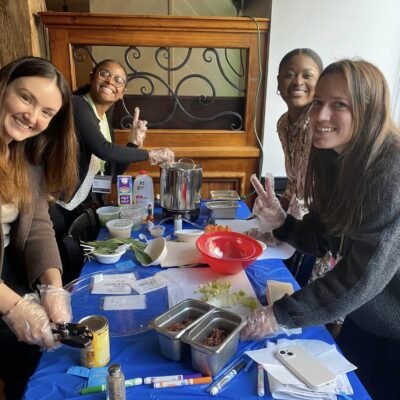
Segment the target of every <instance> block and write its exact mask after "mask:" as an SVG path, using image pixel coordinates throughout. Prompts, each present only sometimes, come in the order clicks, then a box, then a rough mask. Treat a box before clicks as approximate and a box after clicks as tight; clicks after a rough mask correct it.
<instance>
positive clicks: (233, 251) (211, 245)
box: [196, 232, 263, 275]
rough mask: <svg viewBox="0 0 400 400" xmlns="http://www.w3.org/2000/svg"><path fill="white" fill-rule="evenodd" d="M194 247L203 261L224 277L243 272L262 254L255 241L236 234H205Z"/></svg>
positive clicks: (258, 244) (259, 245)
mask: <svg viewBox="0 0 400 400" xmlns="http://www.w3.org/2000/svg"><path fill="white" fill-rule="evenodd" d="M196 246H197V249H198V250H199V251H200V253H201V254H202V256H203V258H204V261H205V262H206V263H207V264H208V265H209V266H210V267H211V268H212V269H213V270H214V271H217V272H219V273H220V274H224V275H233V274H237V273H238V272H240V271H243V269H245V268H247V267H248V266H249V265H250V264H251V263H253V262H254V261H255V260H256V259H257V258H258V257H260V255H261V253H262V252H263V249H262V246H261V244H260V243H258V242H257V240H255V239H253V238H251V237H250V236H247V235H244V234H242V233H238V232H212V233H205V234H204V235H202V236H200V237H199V238H198V239H197V242H196Z"/></svg>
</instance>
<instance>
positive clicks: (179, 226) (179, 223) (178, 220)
mask: <svg viewBox="0 0 400 400" xmlns="http://www.w3.org/2000/svg"><path fill="white" fill-rule="evenodd" d="M180 230H182V216H181V215H176V216H175V219H174V234H175V232H176V231H180Z"/></svg>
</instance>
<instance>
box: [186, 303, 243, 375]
mask: <svg viewBox="0 0 400 400" xmlns="http://www.w3.org/2000/svg"><path fill="white" fill-rule="evenodd" d="M245 324H246V321H245V320H243V319H242V317H241V316H240V315H238V314H235V313H233V312H231V311H227V310H222V309H218V308H216V309H215V310H214V311H213V312H211V313H209V314H207V315H206V316H205V317H204V318H203V319H202V320H201V321H200V322H199V323H198V324H196V325H195V326H194V327H193V328H192V329H190V330H188V331H187V332H186V333H185V335H184V336H183V337H182V341H183V342H185V343H187V344H189V345H190V347H191V355H192V367H193V369H194V370H196V371H200V372H202V373H203V374H205V375H211V376H214V375H216V374H217V373H218V372H219V371H220V370H221V369H222V368H223V366H224V365H225V364H226V363H227V362H228V360H229V359H230V358H231V357H232V356H233V355H234V354H235V353H236V351H237V347H238V342H239V332H240V331H241V329H242V328H243V326H244V325H245ZM214 328H219V329H223V330H224V331H225V332H226V333H227V337H226V338H225V340H224V341H223V342H222V343H221V344H220V345H218V346H208V345H206V344H205V342H206V341H207V338H208V337H210V335H211V334H212V331H213V329H214Z"/></svg>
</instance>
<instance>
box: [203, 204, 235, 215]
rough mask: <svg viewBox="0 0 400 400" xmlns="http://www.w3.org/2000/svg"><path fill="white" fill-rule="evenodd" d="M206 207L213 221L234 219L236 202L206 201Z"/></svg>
mask: <svg viewBox="0 0 400 400" xmlns="http://www.w3.org/2000/svg"><path fill="white" fill-rule="evenodd" d="M206 207H207V208H208V209H209V210H211V211H212V213H213V216H214V219H235V217H236V209H237V208H238V207H239V204H238V203H237V201H207V202H206Z"/></svg>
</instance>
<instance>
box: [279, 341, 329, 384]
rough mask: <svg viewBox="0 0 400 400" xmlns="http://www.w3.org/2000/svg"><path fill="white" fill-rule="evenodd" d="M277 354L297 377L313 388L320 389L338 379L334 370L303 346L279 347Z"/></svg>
mask: <svg viewBox="0 0 400 400" xmlns="http://www.w3.org/2000/svg"><path fill="white" fill-rule="evenodd" d="M275 356H276V358H278V360H280V361H281V362H282V364H283V365H285V366H286V367H287V368H288V369H289V370H290V371H291V372H293V374H295V375H296V376H297V378H299V379H300V380H301V381H302V382H304V383H305V384H306V385H307V386H308V387H310V388H312V389H318V388H320V387H321V386H324V385H326V384H328V383H331V382H333V381H335V379H336V375H335V374H334V373H333V372H331V371H330V370H329V369H328V368H326V367H325V366H324V365H323V364H322V363H321V361H319V360H318V358H316V357H314V356H313V355H312V354H310V353H309V352H308V351H307V350H306V349H304V348H303V347H300V346H291V347H285V348H282V349H279V350H278V351H277V352H276V353H275Z"/></svg>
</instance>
